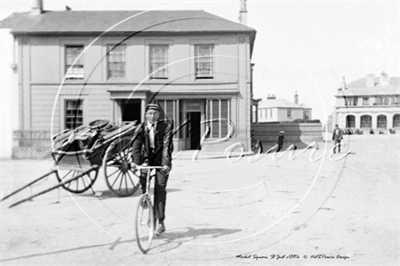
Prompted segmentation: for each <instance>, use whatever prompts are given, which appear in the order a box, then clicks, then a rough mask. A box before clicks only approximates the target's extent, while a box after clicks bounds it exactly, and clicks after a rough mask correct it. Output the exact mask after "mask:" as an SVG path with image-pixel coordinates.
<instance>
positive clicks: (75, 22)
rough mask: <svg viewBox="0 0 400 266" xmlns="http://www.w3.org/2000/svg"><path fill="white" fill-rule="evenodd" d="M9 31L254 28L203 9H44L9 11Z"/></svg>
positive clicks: (5, 22)
mask: <svg viewBox="0 0 400 266" xmlns="http://www.w3.org/2000/svg"><path fill="white" fill-rule="evenodd" d="M1 27H2V28H10V29H11V33H12V34H15V35H17V34H51V33H57V34H62V33H74V34H77V33H85V34H87V33H103V32H105V31H107V32H108V33H121V32H124V33H133V32H141V33H159V32H168V33H172V32H173V33H188V32H197V33H198V32H215V33H221V32H230V33H233V32H235V33H238V32H241V33H252V34H255V30H254V29H253V28H250V27H248V26H245V25H243V24H240V23H236V22H232V21H230V20H227V19H224V18H222V17H218V16H216V15H213V14H210V13H208V12H205V11H203V10H152V11H138V10H136V11H69V10H67V11H44V12H43V13H42V14H39V15H33V14H31V12H22V13H13V14H12V15H10V16H9V17H8V18H6V19H5V20H3V21H2V23H1Z"/></svg>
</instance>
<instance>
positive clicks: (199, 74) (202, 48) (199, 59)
mask: <svg viewBox="0 0 400 266" xmlns="http://www.w3.org/2000/svg"><path fill="white" fill-rule="evenodd" d="M213 50H214V45H211V44H201V45H195V56H196V59H195V75H196V78H212V77H213V73H214V62H213Z"/></svg>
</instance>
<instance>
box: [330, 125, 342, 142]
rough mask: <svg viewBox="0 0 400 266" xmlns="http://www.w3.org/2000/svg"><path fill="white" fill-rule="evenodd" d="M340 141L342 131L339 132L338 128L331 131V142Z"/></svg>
mask: <svg viewBox="0 0 400 266" xmlns="http://www.w3.org/2000/svg"><path fill="white" fill-rule="evenodd" d="M336 131H337V133H336ZM341 139H343V130H341V129H340V128H335V129H334V130H333V135H332V140H334V141H339V140H341Z"/></svg>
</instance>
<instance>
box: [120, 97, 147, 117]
mask: <svg viewBox="0 0 400 266" xmlns="http://www.w3.org/2000/svg"><path fill="white" fill-rule="evenodd" d="M140 102H141V101H140V99H127V100H121V105H120V106H121V118H122V122H133V121H137V122H138V123H140V122H141V120H142V119H141V118H142V116H141V108H140V107H141V105H140Z"/></svg>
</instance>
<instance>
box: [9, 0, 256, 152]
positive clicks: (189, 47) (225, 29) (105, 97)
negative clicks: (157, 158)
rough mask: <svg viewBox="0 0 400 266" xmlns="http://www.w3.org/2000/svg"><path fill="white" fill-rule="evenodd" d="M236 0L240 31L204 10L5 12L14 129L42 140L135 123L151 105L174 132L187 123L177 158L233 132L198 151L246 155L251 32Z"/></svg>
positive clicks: (177, 141) (38, 7) (37, 8)
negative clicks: (96, 124) (241, 150)
mask: <svg viewBox="0 0 400 266" xmlns="http://www.w3.org/2000/svg"><path fill="white" fill-rule="evenodd" d="M242 2H244V5H243V3H242V5H241V10H240V15H241V16H240V19H241V21H242V24H241V23H236V22H232V21H229V20H226V19H224V18H221V17H218V16H215V15H213V14H210V13H207V12H204V11H146V12H143V11H72V10H70V8H67V9H66V10H65V11H44V10H43V5H42V1H41V0H36V1H34V4H33V7H32V10H31V11H30V12H23V13H13V14H12V15H11V16H10V17H8V18H6V19H5V20H4V21H2V25H1V26H2V28H6V29H11V34H12V35H13V37H14V43H15V46H14V53H15V56H14V58H15V68H16V72H17V74H18V84H15V88H14V89H15V90H18V93H19V130H18V131H19V132H24V133H26V132H28V133H29V134H30V136H32V133H33V134H36V133H37V132H39V133H40V134H39V135H41V136H45V135H46V134H47V137H48V133H49V132H50V129H52V130H53V132H54V133H57V132H59V131H62V130H64V129H67V128H75V127H77V126H80V125H82V124H88V123H89V122H91V121H93V120H96V119H107V120H110V121H112V122H118V123H120V122H129V121H134V120H137V121H139V122H140V121H142V120H143V116H144V108H145V106H146V104H147V103H149V102H155V103H158V104H159V105H160V106H161V108H162V118H164V119H169V120H173V122H174V125H175V128H180V125H183V124H185V125H186V126H184V127H181V129H180V130H179V131H177V132H176V134H175V135H174V145H175V150H190V149H198V148H199V143H200V140H201V138H202V136H204V135H205V134H206V132H208V130H210V132H209V134H207V136H208V138H209V140H217V139H220V138H224V137H226V136H227V134H228V131H229V129H232V128H234V130H232V134H231V135H230V138H229V139H228V141H225V142H222V143H218V144H214V145H204V146H203V147H202V148H203V150H223V149H224V148H226V147H228V146H230V145H231V144H232V143H236V142H238V141H240V142H242V143H243V144H244V146H245V147H249V144H250V121H251V114H250V110H251V109H250V108H251V100H252V99H251V97H252V92H251V69H252V64H251V56H252V52H253V47H254V42H255V35H256V31H255V30H254V29H252V28H250V27H248V26H246V25H245V23H246V20H247V11H246V7H245V1H242ZM228 122H231V125H233V127H229V126H228ZM16 135H18V134H16ZM36 135H38V134H36ZM47 137H46V138H47ZM46 140H48V138H47V139H46ZM20 143H21V142H20Z"/></svg>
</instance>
